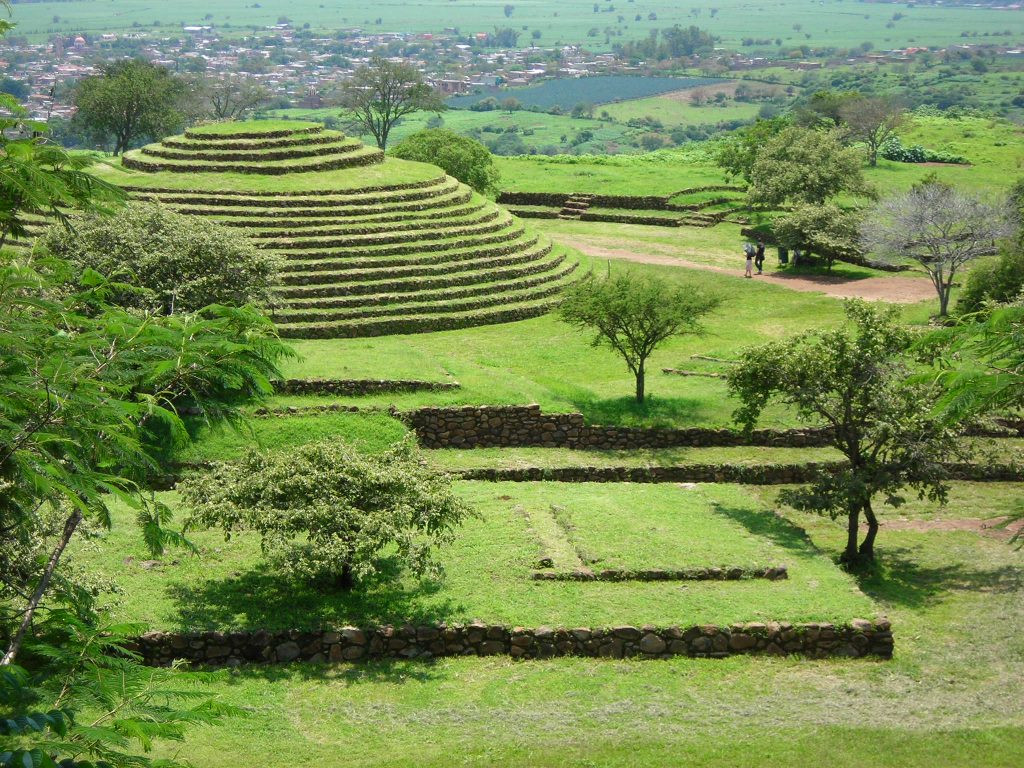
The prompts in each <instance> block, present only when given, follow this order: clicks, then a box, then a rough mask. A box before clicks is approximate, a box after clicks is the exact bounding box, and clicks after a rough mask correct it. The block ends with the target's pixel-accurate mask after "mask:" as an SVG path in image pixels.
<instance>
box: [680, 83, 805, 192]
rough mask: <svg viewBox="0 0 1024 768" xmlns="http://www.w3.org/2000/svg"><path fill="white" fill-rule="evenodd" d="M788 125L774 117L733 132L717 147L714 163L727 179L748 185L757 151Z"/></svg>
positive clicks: (781, 119)
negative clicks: (738, 179)
mask: <svg viewBox="0 0 1024 768" xmlns="http://www.w3.org/2000/svg"><path fill="white" fill-rule="evenodd" d="M701 93H703V92H701ZM695 95H696V92H695ZM788 125H789V123H788V122H787V121H786V119H785V118H781V117H775V118H772V119H770V120H758V121H757V122H755V123H754V124H753V125H750V126H747V127H746V128H741V129H740V130H738V131H735V132H734V133H733V134H732V135H731V136H730V137H729V138H728V139H727V140H726V141H724V142H722V143H721V144H720V145H719V149H718V152H717V155H716V157H715V162H717V163H718V165H719V167H720V168H722V169H723V170H724V171H725V175H726V177H727V178H729V179H734V178H741V179H743V180H744V181H746V182H747V183H748V184H749V183H750V175H751V172H752V171H753V169H754V160H756V159H757V152H758V149H760V147H761V146H763V145H764V144H765V142H767V141H768V140H769V139H771V138H772V137H773V136H776V135H777V134H778V133H780V132H781V131H782V130H783V129H785V128H786V127H787V126H788Z"/></svg>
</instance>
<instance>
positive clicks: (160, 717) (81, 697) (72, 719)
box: [0, 611, 240, 768]
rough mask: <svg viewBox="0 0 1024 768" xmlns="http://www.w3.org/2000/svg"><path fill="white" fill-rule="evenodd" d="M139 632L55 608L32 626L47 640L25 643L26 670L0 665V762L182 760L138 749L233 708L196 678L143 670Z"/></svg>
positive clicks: (132, 764) (61, 764)
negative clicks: (136, 646)
mask: <svg viewBox="0 0 1024 768" xmlns="http://www.w3.org/2000/svg"><path fill="white" fill-rule="evenodd" d="M144 629H145V627H144V625H140V624H120V625H111V624H100V625H98V626H89V625H88V624H86V623H84V622H83V621H81V620H80V619H78V618H77V617H75V616H74V615H71V614H69V613H66V612H63V611H58V612H56V613H54V614H52V615H50V616H49V617H48V618H47V620H46V622H44V623H42V624H41V625H40V626H39V627H37V630H38V631H39V632H41V633H43V634H44V635H45V636H46V638H47V639H46V640H45V641H35V642H33V643H32V645H31V646H30V648H29V650H30V652H31V655H32V657H33V660H34V662H35V663H34V665H33V668H32V670H31V671H29V670H27V669H25V668H23V667H21V666H17V665H8V666H3V667H0V768H146V767H147V766H159V767H160V768H175V767H176V766H184V765H185V763H182V762H179V761H178V760H177V759H174V758H170V759H168V758H160V759H153V758H151V757H150V756H149V755H147V754H146V753H149V752H152V750H153V747H154V745H155V744H156V743H158V742H161V741H172V742H182V741H184V740H185V733H186V729H187V728H188V727H189V726H195V725H216V724H218V723H220V722H222V721H223V719H224V718H225V716H229V715H232V714H235V713H238V712H239V711H240V710H238V709H236V708H234V707H231V706H227V705H224V704H222V703H219V702H217V701H216V700H215V699H214V698H213V697H212V696H211V695H210V694H209V692H204V691H203V690H202V689H201V688H200V687H199V686H198V685H197V684H196V683H199V682H202V681H203V679H202V678H199V679H198V680H189V679H187V678H183V677H182V676H180V675H175V673H174V672H173V671H169V670H154V669H149V668H146V667H143V666H142V665H141V664H140V663H139V660H138V657H137V655H136V654H135V653H134V652H133V651H131V649H130V645H131V641H132V639H133V638H134V637H135V636H137V635H138V633H139V632H142V631H143V630H144ZM140 753H141V754H140Z"/></svg>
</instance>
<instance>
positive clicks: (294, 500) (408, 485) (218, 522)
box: [178, 440, 471, 589]
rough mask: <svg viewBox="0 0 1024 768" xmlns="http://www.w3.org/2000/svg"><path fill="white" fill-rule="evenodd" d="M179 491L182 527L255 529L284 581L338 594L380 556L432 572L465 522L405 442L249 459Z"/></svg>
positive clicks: (332, 446) (459, 506) (442, 480)
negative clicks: (440, 549) (318, 583)
mask: <svg viewBox="0 0 1024 768" xmlns="http://www.w3.org/2000/svg"><path fill="white" fill-rule="evenodd" d="M178 487H179V490H180V491H181V495H182V498H183V499H184V501H185V503H186V505H187V507H188V508H189V510H190V517H189V519H188V522H187V525H188V526H189V527H191V528H201V527H220V528H223V529H224V532H225V534H226V535H227V536H230V535H231V533H232V532H234V531H237V530H251V531H255V532H256V533H258V534H259V535H260V537H261V539H262V544H263V551H264V553H266V554H268V555H269V556H270V557H271V559H272V560H274V561H275V562H276V563H277V564H278V565H279V566H280V567H282V569H283V571H284V572H285V573H292V574H295V575H297V576H299V577H301V578H305V579H312V580H324V579H328V580H330V581H333V582H334V584H335V585H336V586H338V587H340V588H342V589H349V588H351V587H352V586H353V584H354V580H355V579H357V578H366V577H369V576H371V575H373V574H375V573H377V572H379V570H380V569H381V566H382V563H381V560H380V558H379V556H380V555H381V554H382V553H385V552H386V553H387V555H388V558H389V560H392V561H395V562H398V563H399V564H401V565H403V566H405V567H408V568H410V569H411V570H412V571H413V572H414V573H415V574H416V575H418V576H425V575H430V574H438V573H440V566H439V565H438V564H437V562H436V561H435V560H434V558H433V548H434V547H436V546H438V545H441V544H445V543H448V542H450V541H451V540H452V539H453V538H454V532H455V528H456V527H458V526H459V525H460V524H461V523H462V521H463V520H464V519H465V518H466V517H467V516H468V515H469V514H471V512H470V510H469V508H468V507H467V506H466V505H465V504H464V503H463V502H462V501H461V500H459V499H458V497H456V496H455V494H454V493H453V492H452V489H451V486H450V484H449V482H448V478H447V477H446V476H444V475H441V474H438V473H437V472H435V471H434V470H431V469H430V468H428V467H427V466H426V465H425V463H424V462H423V461H421V459H420V457H419V454H418V452H417V450H416V448H415V446H414V444H413V443H412V442H411V441H410V440H406V441H403V442H401V443H398V444H397V445H395V446H393V447H392V448H391V449H390V450H388V451H387V452H385V453H383V454H381V455H376V456H373V455H364V454H360V453H358V452H357V451H355V450H354V449H353V448H351V447H349V446H347V445H345V444H343V443H339V442H336V441H332V442H329V443H328V442H321V443H311V444H308V445H304V446H302V447H301V448H298V449H292V450H288V451H280V452H276V453H259V452H256V451H252V452H250V453H249V454H248V455H247V456H245V457H244V458H243V459H241V460H240V461H238V462H237V463H232V464H221V465H219V466H217V467H215V468H214V469H213V470H212V471H211V472H209V473H207V474H204V475H198V476H193V477H190V478H187V479H186V480H185V481H184V482H183V483H181V484H180V485H179V486H178Z"/></svg>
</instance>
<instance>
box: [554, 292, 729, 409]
mask: <svg viewBox="0 0 1024 768" xmlns="http://www.w3.org/2000/svg"><path fill="white" fill-rule="evenodd" d="M719 303H720V300H719V299H718V298H717V297H715V296H710V295H707V294H705V293H703V292H701V291H699V290H698V289H696V288H694V287H692V286H690V285H669V284H668V283H666V282H664V281H661V280H655V279H652V278H642V277H636V276H634V275H633V274H632V273H629V272H626V273H624V274H621V275H618V276H616V277H609V278H607V279H605V280H600V279H597V278H595V277H594V276H593V275H590V276H588V277H587V278H585V279H583V280H581V281H580V282H579V283H577V284H576V285H575V286H573V287H572V288H570V289H569V290H568V291H567V292H566V294H565V298H564V299H563V301H562V304H561V308H560V311H561V316H562V319H563V320H565V322H567V323H570V324H571V325H575V326H577V327H579V328H581V329H583V330H593V331H595V335H594V340H593V342H592V343H593V345H594V346H595V347H599V346H602V345H604V346H608V347H611V348H612V349H613V350H615V351H616V352H617V353H618V354H619V355H620V356H621V357H622V359H623V360H625V361H626V365H627V366H628V367H629V370H630V371H631V372H632V373H633V376H634V377H635V378H636V401H637V402H638V403H642V402H643V401H644V394H645V393H644V389H645V380H644V379H645V373H646V365H647V360H648V358H649V357H650V356H651V354H652V353H653V352H654V350H655V349H657V348H658V347H659V346H660V345H661V344H662V343H664V342H665V341H666V340H668V339H670V338H672V337H674V336H681V335H683V334H697V333H701V332H702V331H703V328H702V326H701V325H700V319H701V318H702V317H703V316H704V315H706V314H708V313H709V312H711V311H712V310H714V309H715V308H716V307H717V306H718V305H719Z"/></svg>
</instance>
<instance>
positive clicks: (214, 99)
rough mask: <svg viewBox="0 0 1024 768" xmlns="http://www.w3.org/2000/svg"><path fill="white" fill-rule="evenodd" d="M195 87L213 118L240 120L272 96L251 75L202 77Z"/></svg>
mask: <svg viewBox="0 0 1024 768" xmlns="http://www.w3.org/2000/svg"><path fill="white" fill-rule="evenodd" d="M197 89H198V91H199V96H200V98H201V99H202V103H203V106H204V108H205V110H206V111H207V113H208V114H209V115H210V117H212V118H213V119H214V120H241V119H242V118H244V117H245V116H246V115H249V114H251V113H252V112H255V111H257V110H258V109H259V108H260V107H261V106H263V105H264V104H266V103H267V102H269V101H270V99H271V97H272V95H271V93H270V91H269V90H267V88H266V87H264V86H263V85H262V84H260V83H259V82H258V81H256V80H254V79H252V78H251V77H237V76H228V77H225V78H221V79H213V78H203V79H202V80H201V81H199V83H198V88H197Z"/></svg>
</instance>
